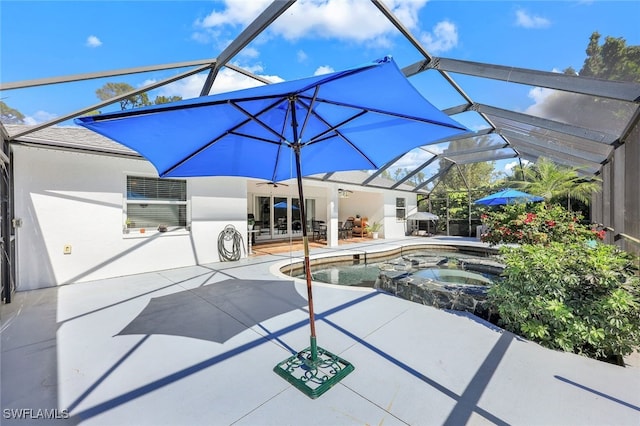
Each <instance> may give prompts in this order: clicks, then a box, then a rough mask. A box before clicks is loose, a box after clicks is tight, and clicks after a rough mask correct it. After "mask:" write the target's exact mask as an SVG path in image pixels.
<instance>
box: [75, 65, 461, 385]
mask: <svg viewBox="0 0 640 426" xmlns="http://www.w3.org/2000/svg"><path fill="white" fill-rule="evenodd" d="M75 121H76V123H77V124H79V125H81V126H84V127H86V128H88V129H91V130H93V131H95V132H97V133H100V134H102V135H104V136H106V137H108V138H111V139H113V140H115V141H117V142H119V143H121V144H123V145H125V146H127V147H129V148H131V149H133V150H135V151H137V152H138V153H140V154H141V155H142V156H143V157H145V158H146V159H148V160H149V161H150V162H151V163H152V164H153V165H154V166H155V167H156V169H157V170H158V174H159V175H160V176H161V177H194V176H244V177H252V178H259V179H264V180H267V181H270V182H279V181H282V180H286V179H291V178H297V183H298V193H299V200H300V217H301V222H302V235H303V242H304V254H305V269H306V281H307V294H308V303H309V324H310V328H311V347H310V355H309V358H310V359H311V360H310V361H309V362H310V364H309V365H307V366H306V368H315V367H316V366H317V362H318V349H319V348H318V347H317V345H316V335H315V319H314V311H313V296H312V287H311V272H310V269H309V246H308V238H307V226H306V215H305V210H304V195H303V185H302V176H308V175H313V174H317V173H328V172H336V171H344V170H373V169H378V168H379V167H381V166H383V165H384V164H386V163H387V162H389V161H391V160H392V159H394V158H397V157H398V156H400V155H402V154H404V153H406V152H408V151H410V150H411V149H413V148H416V147H418V146H421V145H427V144H429V143H431V142H435V141H437V140H442V139H446V138H447V137H452V136H457V135H459V134H461V133H466V132H468V129H467V128H465V127H464V126H462V125H461V124H460V123H458V122H456V121H455V120H453V119H451V118H449V116H447V115H446V114H444V113H443V112H442V111H440V110H438V109H437V108H436V107H434V106H433V105H432V104H431V103H429V101H427V100H426V99H425V98H424V97H423V96H422V95H421V94H420V93H419V92H418V91H417V90H416V89H415V87H413V86H412V85H411V83H410V82H409V81H408V80H407V78H406V77H405V76H404V75H403V74H402V72H401V71H400V69H399V68H398V66H397V65H396V63H395V62H394V61H393V60H392V58H391V57H389V56H387V57H384V58H382V59H380V60H376V61H373V62H371V63H367V64H364V65H360V66H357V67H353V68H349V69H346V70H344V71H339V72H334V73H330V74H325V75H320V76H314V77H309V78H304V79H300V80H293V81H286V82H282V83H275V84H269V85H265V86H260V87H254V88H250V89H245V90H238V91H235V92H230V93H222V94H217V95H212V96H204V97H200V98H195V99H188V100H183V101H178V102H173V103H168V104H162V105H157V106H150V107H145V108H137V109H133V110H128V111H122V112H115V113H109V114H99V115H94V116H90V117H82V118H79V119H76V120H75ZM324 352H326V351H324V350H322V353H324ZM326 353H328V352H326ZM328 354H329V353H328ZM300 357H301V356H300V354H298V358H300ZM351 369H353V367H351ZM349 371H351V370H349ZM279 374H280V373H279ZM287 380H289V379H287ZM338 380H339V379H338ZM290 381H291V380H290ZM323 391H324V390H323ZM314 392H315V391H314ZM314 395H315V394H314ZM311 396H312V397H313V395H311Z"/></svg>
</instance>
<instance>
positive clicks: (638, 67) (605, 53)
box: [580, 31, 640, 83]
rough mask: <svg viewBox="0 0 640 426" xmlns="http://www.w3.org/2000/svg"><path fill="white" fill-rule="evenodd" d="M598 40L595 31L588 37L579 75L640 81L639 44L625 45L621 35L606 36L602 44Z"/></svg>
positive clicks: (598, 37) (597, 34)
mask: <svg viewBox="0 0 640 426" xmlns="http://www.w3.org/2000/svg"><path fill="white" fill-rule="evenodd" d="M599 42H600V34H599V33H598V32H597V31H595V32H594V33H593V34H591V37H590V39H589V45H588V46H587V50H586V52H587V58H586V59H585V61H584V65H583V66H582V69H581V70H580V75H581V76H583V77H594V78H602V79H605V80H618V81H629V82H634V83H640V46H627V43H626V41H625V39H624V38H622V37H618V38H615V37H610V36H607V37H606V38H605V41H604V44H603V45H602V46H600V45H599Z"/></svg>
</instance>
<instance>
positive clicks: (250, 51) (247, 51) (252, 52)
mask: <svg viewBox="0 0 640 426" xmlns="http://www.w3.org/2000/svg"><path fill="white" fill-rule="evenodd" d="M240 56H242V57H245V58H249V59H255V58H257V57H258V56H260V52H259V51H258V49H256V48H255V47H245V48H244V49H242V50H241V51H240Z"/></svg>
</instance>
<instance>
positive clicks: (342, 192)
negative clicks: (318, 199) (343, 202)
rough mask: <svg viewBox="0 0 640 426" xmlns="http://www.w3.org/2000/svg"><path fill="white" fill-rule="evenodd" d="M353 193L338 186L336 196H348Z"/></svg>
mask: <svg viewBox="0 0 640 426" xmlns="http://www.w3.org/2000/svg"><path fill="white" fill-rule="evenodd" d="M351 194H353V191H350V190H348V189H342V188H338V196H339V197H340V198H349V195H351Z"/></svg>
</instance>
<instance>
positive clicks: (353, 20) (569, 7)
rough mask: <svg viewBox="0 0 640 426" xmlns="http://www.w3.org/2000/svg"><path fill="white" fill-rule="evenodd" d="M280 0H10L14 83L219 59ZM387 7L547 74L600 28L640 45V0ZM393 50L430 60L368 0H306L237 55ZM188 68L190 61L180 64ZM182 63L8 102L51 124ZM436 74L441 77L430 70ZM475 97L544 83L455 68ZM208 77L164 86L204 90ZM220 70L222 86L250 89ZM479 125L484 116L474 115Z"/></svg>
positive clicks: (422, 82) (8, 41)
mask: <svg viewBox="0 0 640 426" xmlns="http://www.w3.org/2000/svg"><path fill="white" fill-rule="evenodd" d="M268 4H270V0H251V1H249V0H236V1H231V0H227V1H215V2H209V1H104V2H103V1H78V2H72V1H42V2H35V1H10V0H9V1H7V0H3V1H2V2H1V3H0V36H1V37H0V80H1V81H2V82H3V83H6V82H14V81H22V80H29V79H36V78H44V77H53V76H62V75H70V74H79V73H87V72H94V71H104V70H112V69H122V68H130V67H137V66H146V65H155V64H166V63H172V62H181V61H190V60H198V59H203V58H214V57H216V56H217V55H218V54H219V53H220V52H221V50H222V49H223V48H224V47H225V46H226V45H227V44H228V43H229V42H230V41H231V40H233V38H234V37H235V36H236V35H237V34H239V33H240V32H241V31H242V29H243V28H244V27H245V26H246V25H247V24H249V23H250V22H251V21H252V20H253V18H254V17H255V16H257V15H258V14H259V13H260V11H261V10H263V9H264V8H265V7H266V6H267V5H268ZM385 4H386V5H387V6H388V7H389V8H390V9H392V10H393V11H394V13H395V14H396V15H397V16H398V17H399V18H400V19H401V21H402V22H403V23H404V25H405V26H406V27H407V28H408V29H409V30H410V31H411V32H412V34H414V35H415V36H416V37H417V38H418V39H419V40H420V41H421V42H422V43H423V45H424V46H425V47H426V49H427V50H428V51H429V52H430V53H432V54H433V55H435V56H443V57H450V58H455V59H463V60H470V61H478V62H487V63H492V64H500V65H510V66H516V67H524V68H531V69H537V70H543V71H553V70H556V71H559V70H562V69H564V68H566V67H568V66H572V67H574V68H575V69H576V70H579V69H580V68H581V67H582V64H583V61H584V59H585V57H586V54H585V48H586V46H587V43H588V41H589V37H590V35H591V33H592V32H593V31H598V32H599V33H600V34H601V35H602V40H601V41H604V37H605V36H613V37H623V38H625V39H626V41H627V44H628V45H638V44H640V29H639V28H640V26H639V25H638V16H640V2H639V1H522V2H521V1H441V0H430V1H426V0H402V1H391V0H388V1H386V2H385ZM387 54H390V55H392V56H393V57H394V58H395V60H396V62H397V63H398V65H399V66H400V67H403V66H407V65H409V64H412V63H414V62H416V61H418V60H420V59H421V58H420V55H419V53H418V52H417V51H416V50H415V49H414V48H413V47H412V46H410V45H409V44H408V43H406V42H405V41H404V40H403V38H402V36H401V35H400V34H399V33H398V32H397V30H395V28H393V27H392V26H391V25H390V24H388V23H386V20H385V19H384V18H383V17H382V15H381V14H380V12H379V11H378V10H377V8H375V7H374V6H373V5H372V4H371V2H370V1H368V0H322V1H321V0H299V1H298V2H297V3H296V4H294V5H293V6H292V7H291V8H290V9H288V10H287V12H285V14H284V15H283V16H281V17H280V18H279V19H278V20H277V21H276V22H275V23H274V24H272V26H271V28H270V29H269V30H268V31H267V33H265V34H264V35H263V36H261V37H260V38H259V39H257V40H255V41H254V42H253V43H251V44H250V45H249V46H248V47H247V48H245V50H244V51H243V52H241V53H240V54H239V55H238V56H236V57H235V58H233V60H232V62H233V63H234V64H237V65H239V66H242V67H245V68H247V69H249V70H251V71H252V72H254V73H256V74H259V75H262V76H264V77H266V78H269V79H271V80H273V81H279V80H289V79H294V78H301V77H305V76H309V75H312V74H316V73H321V72H327V71H332V70H340V69H342V68H346V67H350V66H353V65H357V64H360V63H363V62H368V61H370V60H372V59H375V58H379V57H381V56H384V55H387ZM180 71H184V70H180ZM178 72H179V71H164V72H153V73H146V74H138V75H134V76H128V77H115V78H110V79H101V80H91V81H85V82H81V83H73V84H61V85H56V86H52V87H48V88H43V87H39V88H30V89H23V90H12V91H3V92H2V93H0V96H1V97H2V100H3V101H4V102H5V103H7V104H8V105H9V106H11V107H13V108H16V109H18V110H20V111H21V112H22V113H23V114H24V115H25V116H27V122H28V123H38V122H43V121H46V120H47V119H50V118H52V117H56V116H60V115H63V114H66V113H70V112H73V111H75V110H78V109H80V108H83V107H86V106H88V105H92V104H95V103H97V102H98V101H99V100H98V98H97V97H96V96H95V90H96V89H98V88H99V87H101V86H102V85H103V84H105V83H106V82H127V83H129V84H130V85H132V86H134V87H140V86H142V85H144V84H145V83H146V82H150V81H158V80H161V79H164V78H167V77H169V76H171V75H174V74H176V73H178ZM426 74H430V75H431V76H430V77H427V76H426ZM434 74H435V73H423V74H422V75H420V76H419V77H416V78H412V79H411V81H412V82H413V84H414V85H416V87H418V88H419V90H420V91H421V92H422V93H423V94H424V95H425V97H427V99H429V100H430V101H432V103H434V104H435V105H436V106H438V107H440V108H446V107H449V106H453V105H457V104H459V103H461V99H460V98H459V96H457V95H455V94H454V93H453V91H452V90H451V89H450V88H448V86H447V85H446V84H443V82H442V81H437V80H438V79H437V78H434V77H433V75H434ZM453 77H454V79H456V81H458V80H459V81H460V83H461V85H462V86H463V88H464V89H465V91H467V93H468V94H469V95H470V96H471V98H472V99H474V100H476V101H479V102H483V103H489V104H492V105H496V106H500V107H506V108H512V109H515V110H519V111H527V110H531V108H534V107H535V104H536V102H540V100H541V98H543V97H544V92H541V91H540V90H539V89H535V88H533V87H527V86H517V87H514V85H509V87H508V88H507V87H505V86H504V84H498V83H496V84H480V82H477V81H475V79H471V78H468V77H463V76H456V75H453ZM204 78H205V75H204V74H202V75H197V76H194V77H191V78H188V79H185V80H183V81H181V82H178V83H176V84H173V85H172V86H170V87H168V88H165V89H161V90H160V91H155V92H153V93H152V94H151V96H150V98H152V99H153V97H155V95H157V94H162V95H179V96H182V97H184V98H187V97H193V96H197V95H198V93H199V89H200V86H201V84H202V81H203V80H204ZM246 85H247V81H246V80H245V79H244V78H242V77H241V76H238V75H237V74H235V73H233V72H228V71H225V72H223V73H221V74H220V76H219V78H218V81H217V82H216V84H215V85H214V92H223V91H229V90H233V89H238V88H242V87H246ZM465 124H467V125H471V126H472V125H473V123H465Z"/></svg>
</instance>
